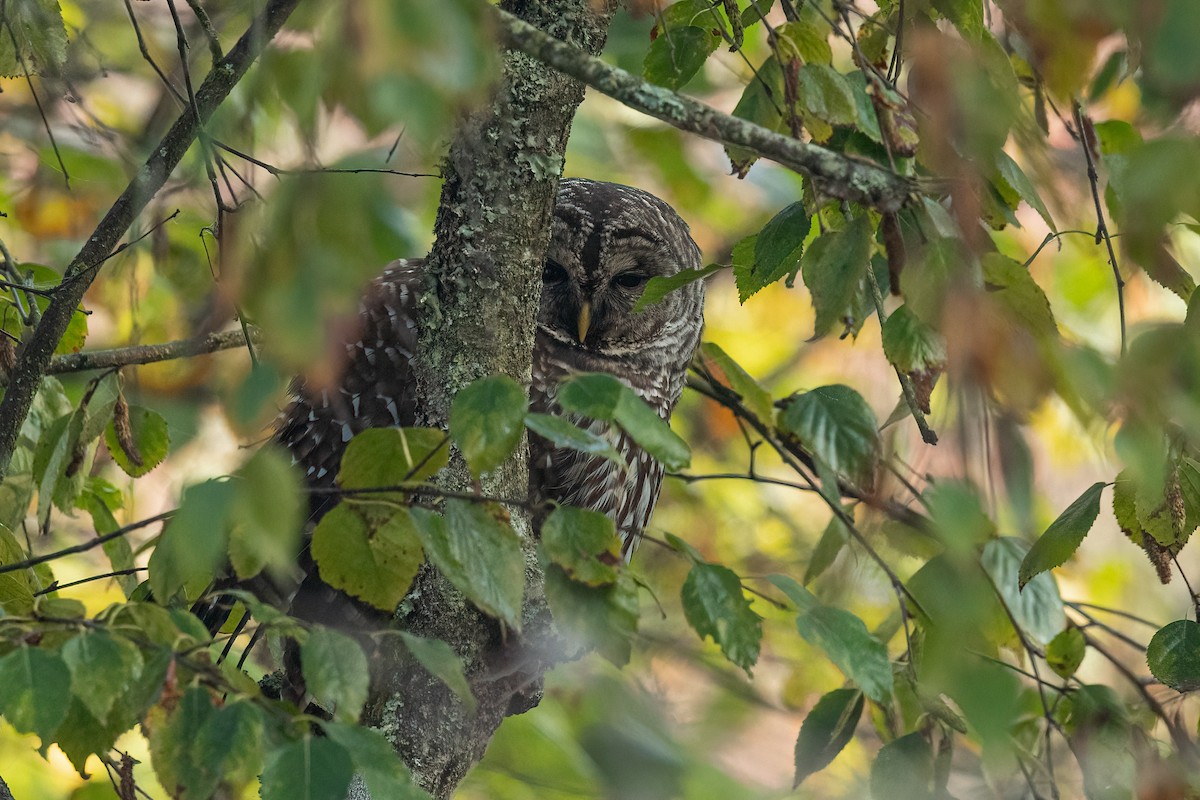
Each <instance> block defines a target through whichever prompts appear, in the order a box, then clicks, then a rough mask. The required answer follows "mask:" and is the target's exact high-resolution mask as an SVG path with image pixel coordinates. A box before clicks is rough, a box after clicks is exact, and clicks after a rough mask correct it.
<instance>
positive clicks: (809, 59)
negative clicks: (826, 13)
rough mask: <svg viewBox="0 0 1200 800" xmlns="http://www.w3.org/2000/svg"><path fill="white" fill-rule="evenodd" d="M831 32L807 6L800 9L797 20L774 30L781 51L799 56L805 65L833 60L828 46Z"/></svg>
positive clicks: (824, 21) (822, 20)
mask: <svg viewBox="0 0 1200 800" xmlns="http://www.w3.org/2000/svg"><path fill="white" fill-rule="evenodd" d="M831 32H832V28H830V26H829V23H828V22H827V21H826V20H825V19H823V18H822V17H821V16H820V15H819V14H817V13H813V12H812V6H809V5H807V4H805V5H804V7H803V8H802V9H801V11H800V18H799V19H798V20H795V21H791V22H785V23H784V24H782V25H780V26H779V27H777V28H776V29H775V35H776V36H777V37H778V39H779V41H780V45H781V47H782V48H783V51H784V52H786V53H788V55H792V54H794V55H796V56H799V57H800V58H801V59H803V60H804V62H805V63H806V64H828V63H830V61H832V60H833V48H831V47H830V46H829V34H830V33H831ZM789 51H790V52H789Z"/></svg>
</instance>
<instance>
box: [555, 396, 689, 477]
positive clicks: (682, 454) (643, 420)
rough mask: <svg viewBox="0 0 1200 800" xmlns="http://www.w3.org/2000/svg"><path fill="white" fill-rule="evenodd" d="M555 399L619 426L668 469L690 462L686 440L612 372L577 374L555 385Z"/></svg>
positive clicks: (564, 405)
mask: <svg viewBox="0 0 1200 800" xmlns="http://www.w3.org/2000/svg"><path fill="white" fill-rule="evenodd" d="M558 402H559V405H561V406H562V407H563V409H564V410H566V411H570V412H574V413H576V414H582V415H583V416H585V417H590V418H592V419H594V420H600V421H602V422H610V421H611V422H616V423H617V424H618V425H619V426H621V429H622V430H624V431H625V432H626V433H627V434H629V436H630V437H631V438H632V439H633V440H634V441H635V442H637V443H638V444H639V445H640V446H641V447H642V448H644V449H645V450H646V452H648V453H649V454H650V455H651V456H653V457H654V458H655V459H657V460H658V461H660V462H661V463H662V465H663V466H664V467H666V468H667V469H668V470H671V471H676V470H680V469H683V468H685V467H687V466H688V464H690V463H691V460H692V454H691V450H690V449H689V448H688V446H687V443H686V442H684V441H683V439H680V438H679V436H678V435H677V434H676V433H675V432H674V431H672V430H671V427H670V426H669V425H668V424H667V423H666V422H665V421H663V419H662V418H661V417H659V416H658V414H657V413H655V411H654V410H653V409H652V408H650V406H648V405H647V404H646V402H645V401H644V400H642V398H641V397H639V396H638V394H637V393H636V392H635V391H633V389H630V388H629V387H628V386H626V385H625V384H623V383H621V381H619V380H617V379H616V378H615V377H613V376H612V375H606V374H603V373H591V374H585V375H578V376H575V377H573V378H571V379H570V380H568V381H566V382H564V383H562V384H561V385H560V386H559V391H558Z"/></svg>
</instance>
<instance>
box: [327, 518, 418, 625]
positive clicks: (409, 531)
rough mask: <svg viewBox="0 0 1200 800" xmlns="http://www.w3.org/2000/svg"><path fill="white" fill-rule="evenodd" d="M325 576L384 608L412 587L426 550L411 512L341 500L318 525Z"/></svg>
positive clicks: (352, 594) (394, 602) (383, 609)
mask: <svg viewBox="0 0 1200 800" xmlns="http://www.w3.org/2000/svg"><path fill="white" fill-rule="evenodd" d="M311 547H312V557H313V561H315V562H316V564H317V568H318V569H319V570H320V573H321V580H323V581H325V582H326V583H328V584H329V585H330V586H333V587H334V588H336V589H341V590H342V591H343V592H345V593H346V594H348V595H351V596H352V597H357V598H358V599H359V600H362V601H363V602H364V603H368V604H370V605H372V606H374V607H375V608H378V609H380V610H381V611H389V612H390V611H393V610H395V608H396V606H397V605H398V604H399V603H400V601H401V600H402V599H403V598H404V595H405V594H407V593H408V589H409V586H411V585H412V582H413V578H415V577H416V575H417V570H418V569H420V567H421V564H422V563H424V560H425V552H424V550H423V549H422V546H421V539H420V537H419V535H418V533H417V525H416V523H415V522H414V520H413V518H412V515H411V514H409V512H408V511H407V510H405V509H403V508H399V509H398V508H391V507H389V506H387V505H384V504H381V503H342V504H340V505H338V506H335V507H334V508H333V509H332V510H330V511H329V513H327V514H326V515H325V516H323V517H322V518H321V521H320V522H318V523H317V527H316V529H315V530H313V535H312V544H311Z"/></svg>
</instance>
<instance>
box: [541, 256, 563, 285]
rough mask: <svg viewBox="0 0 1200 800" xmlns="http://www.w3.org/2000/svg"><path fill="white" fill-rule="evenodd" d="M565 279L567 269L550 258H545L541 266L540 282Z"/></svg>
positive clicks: (553, 281)
mask: <svg viewBox="0 0 1200 800" xmlns="http://www.w3.org/2000/svg"><path fill="white" fill-rule="evenodd" d="M566 279H567V271H566V270H565V269H563V267H562V264H559V263H558V262H557V261H555V260H554V259H552V258H547V259H546V264H545V266H543V267H542V283H562V282H563V281H565V280H566Z"/></svg>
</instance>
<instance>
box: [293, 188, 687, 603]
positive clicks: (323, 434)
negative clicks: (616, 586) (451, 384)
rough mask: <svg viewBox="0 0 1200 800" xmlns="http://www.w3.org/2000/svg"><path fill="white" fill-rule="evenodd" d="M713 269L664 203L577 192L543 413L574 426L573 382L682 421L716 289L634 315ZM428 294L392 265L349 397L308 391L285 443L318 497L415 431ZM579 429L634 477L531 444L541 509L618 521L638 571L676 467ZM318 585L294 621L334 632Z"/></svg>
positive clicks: (559, 242)
mask: <svg viewBox="0 0 1200 800" xmlns="http://www.w3.org/2000/svg"><path fill="white" fill-rule="evenodd" d="M699 266H700V250H699V248H698V247H697V246H696V244H695V242H693V241H692V238H691V236H690V235H689V232H688V226H687V224H686V223H685V222H684V221H683V220H682V219H680V217H679V215H678V214H676V213H675V211H674V210H673V209H672V208H671V207H670V206H668V205H667V204H666V203H664V202H663V201H662V200H659V199H658V198H656V197H654V196H653V195H651V194H648V193H647V192H644V191H641V190H639V189H634V188H631V187H628V186H621V185H618V184H613V183H603V182H599V181H591V180H582V179H567V180H563V181H562V182H561V183H560V184H559V191H558V197H557V202H556V207H555V210H554V216H553V222H552V232H551V237H550V244H549V247H548V249H547V252H546V260H545V266H544V270H543V274H542V295H541V304H540V311H539V314H538V321H537V331H536V338H535V344H534V352H533V367H532V381H531V385H530V404H531V407H532V409H533V410H535V411H539V412H542V413H549V414H559V415H561V414H562V410H561V409H560V408H559V406H558V404H557V402H556V400H555V396H556V393H557V390H558V386H559V383H560V382H561V381H563V380H564V379H565V378H567V377H569V376H571V375H574V374H578V373H581V372H606V373H609V374H611V375H614V376H615V377H617V378H619V379H620V380H621V381H623V382H624V383H626V384H627V385H628V386H630V387H631V388H632V389H633V390H634V391H635V392H637V393H638V395H639V396H641V397H642V399H644V400H645V401H646V402H647V403H649V404H650V406H651V407H652V408H654V409H655V410H656V411H657V412H658V415H659V416H660V417H661V418H662V419H664V420H668V419H670V416H671V411H672V410H673V409H674V408H675V404H676V402H677V401H678V400H679V395H680V392H681V391H682V389H683V384H684V378H685V375H686V371H687V366H688V363H689V361H690V360H691V358H692V355H693V353H694V352H695V350H696V347H697V345H698V344H699V341H700V332H701V328H702V327H703V302H704V285H703V282H701V281H696V282H693V283H690V284H688V285H687V286H685V287H683V288H681V289H678V290H676V291H673V292H671V293H670V294H668V295H667V296H666V298H665V299H664V300H662V301H661V302H660V303H657V304H655V305H652V306H649V307H648V308H646V309H645V310H643V311H640V312H634V311H633V306H634V304H635V303H636V302H637V300H638V298H639V297H640V296H641V294H642V290H643V289H644V288H645V286H646V283H647V281H649V280H650V279H651V278H654V277H665V276H669V275H674V274H675V273H677V272H679V271H681V270H685V269H695V268H698V267H699ZM424 286H425V276H424V274H423V263H422V262H421V261H420V260H409V261H398V262H395V263H394V264H393V265H391V266H390V267H389V268H388V269H387V270H386V271H385V272H384V273H383V275H382V276H381V277H379V278H378V279H377V280H376V281H375V282H374V283H373V284H372V285H371V287H370V288H369V290H368V292H367V293H366V295H365V297H364V299H363V301H362V305H361V312H362V313H361V338H359V340H358V341H356V342H353V343H350V344H347V345H346V360H345V365H344V372H343V373H342V376H341V379H340V383H339V385H337V386H336V387H334V388H328V389H321V390H315V389H309V388H307V387H306V386H304V385H302V384H300V385H297V386H296V387H295V388H296V392H295V398H294V400H293V401H292V403H291V404H290V406H289V407H288V408H287V409H286V411H285V413H284V417H283V420H282V424H281V426H280V427H279V430H278V433H277V435H276V438H277V440H278V442H279V443H281V444H282V445H283V446H284V447H285V448H287V449H288V451H290V453H291V455H292V458H293V459H294V461H295V462H296V463H297V464H298V465H299V466H300V467H301V468H302V469H303V470H304V473H305V480H306V481H307V483H308V485H309V486H311V487H315V488H329V487H332V486H333V485H334V478H335V476H336V475H337V471H338V465H339V463H340V461H341V457H342V453H343V451H344V450H345V447H346V445H347V443H348V442H349V441H350V439H351V438H353V436H354V435H355V434H357V433H359V432H360V431H362V430H365V429H367V428H372V427H384V426H410V425H413V424H415V419H416V414H415V412H416V404H417V398H416V397H415V396H414V391H415V387H414V381H413V376H412V365H411V360H412V358H413V355H414V353H415V352H416V351H417V347H418V339H419V335H418V334H419V330H418V321H417V305H418V302H419V300H420V296H421V292H422V291H423V290H424ZM572 421H573V422H575V423H576V424H578V425H580V426H582V427H585V428H588V429H589V430H591V431H592V432H594V433H597V434H599V435H602V436H605V437H607V438H608V439H609V440H610V441H611V442H613V444H614V446H615V448H616V450H617V451H618V452H619V453H620V455H621V457H622V458H623V459H624V460H625V462H626V463H627V465H628V469H621V468H620V467H619V466H617V465H615V464H614V463H613V462H612V461H610V460H608V459H604V458H599V457H595V456H591V455H587V454H584V453H580V452H578V451H575V450H570V449H564V448H556V447H554V446H553V445H552V444H550V443H549V442H547V441H546V440H544V439H542V438H540V437H538V436H536V435H531V436H530V444H529V446H530V486H529V491H530V497H531V498H532V499H533V500H534V501H535V502H541V501H547V500H552V501H556V502H559V503H565V504H570V505H574V506H579V507H582V508H586V509H590V510H594V511H598V512H601V513H603V514H606V515H607V516H608V517H609V518H611V519H612V520H613V522H614V523H615V524H616V527H617V530H618V532H619V533H620V535H621V538H622V553H623V555H624V557H625V558H626V559H628V558H629V557H630V556H631V555H632V552H633V549H634V547H635V546H636V545H637V542H638V538H639V536H640V533H641V531H642V529H643V528H644V527H645V526H646V523H647V522H648V521H649V519H650V515H651V514H652V513H653V511H654V506H655V503H656V502H657V500H658V494H659V488H660V486H661V484H662V477H663V468H662V465H661V464H659V463H658V462H656V461H655V460H654V459H653V458H652V457H651V456H650V455H649V454H648V453H646V452H645V451H644V450H642V449H641V448H640V447H639V446H638V445H637V444H636V443H635V442H634V441H633V440H632V439H630V438H629V437H628V436H626V435H625V434H624V433H623V432H621V431H620V430H619V429H615V428H610V426H609V425H608V423H602V422H596V421H593V420H589V419H580V418H576V417H573V418H572ZM312 496H313V505H312V512H313V515H314V518H317V517H319V516H320V515H322V514H324V513H325V512H326V511H327V510H328V509H329V508H330V507H331V506H332V504H333V503H335V502H336V500H335V499H333V497H332V496H331V495H329V494H321V493H315V494H313V495H312ZM307 567H308V565H306V568H307ZM310 572H311V570H310ZM314 579H315V576H311V575H310V578H309V579H307V580H306V583H305V588H302V589H301V591H300V592H299V593H298V594H297V597H296V599H295V601H294V602H293V610H292V613H293V614H295V615H296V616H299V617H301V618H307V619H322V621H324V620H325V619H326V618H327V617H328V611H329V603H330V601H331V598H332V595H331V594H330V592H331V591H332V590H330V589H329V587H327V586H326V587H320V586H314V585H313V584H314ZM317 589H322V590H321V591H317Z"/></svg>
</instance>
